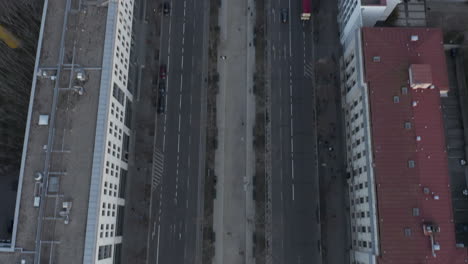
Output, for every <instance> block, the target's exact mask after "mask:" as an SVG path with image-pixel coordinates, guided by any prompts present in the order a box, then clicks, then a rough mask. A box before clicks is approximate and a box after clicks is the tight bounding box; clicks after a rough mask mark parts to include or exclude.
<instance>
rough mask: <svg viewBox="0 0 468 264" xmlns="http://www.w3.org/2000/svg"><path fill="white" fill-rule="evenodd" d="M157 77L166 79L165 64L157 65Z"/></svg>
mask: <svg viewBox="0 0 468 264" xmlns="http://www.w3.org/2000/svg"><path fill="white" fill-rule="evenodd" d="M159 78H161V79H162V80H164V79H166V65H161V66H159Z"/></svg>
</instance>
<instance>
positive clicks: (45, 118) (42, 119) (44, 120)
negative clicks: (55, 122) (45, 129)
mask: <svg viewBox="0 0 468 264" xmlns="http://www.w3.org/2000/svg"><path fill="white" fill-rule="evenodd" d="M38 124H39V125H40V126H47V125H48V124H49V115H39V123H38Z"/></svg>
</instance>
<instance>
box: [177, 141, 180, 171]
mask: <svg viewBox="0 0 468 264" xmlns="http://www.w3.org/2000/svg"><path fill="white" fill-rule="evenodd" d="M177 153H180V133H179V134H178V135H177ZM177 159H179V156H178V155H177ZM177 166H179V163H178V162H177Z"/></svg>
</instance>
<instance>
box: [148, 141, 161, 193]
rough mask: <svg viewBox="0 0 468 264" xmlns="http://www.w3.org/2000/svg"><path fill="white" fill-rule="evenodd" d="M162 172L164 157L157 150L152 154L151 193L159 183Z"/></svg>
mask: <svg viewBox="0 0 468 264" xmlns="http://www.w3.org/2000/svg"><path fill="white" fill-rule="evenodd" d="M163 171H164V155H163V154H162V152H161V151H160V150H159V149H155V151H154V152H153V168H152V180H151V191H154V190H155V189H156V188H157V187H158V186H159V184H160V183H161V177H162V174H163Z"/></svg>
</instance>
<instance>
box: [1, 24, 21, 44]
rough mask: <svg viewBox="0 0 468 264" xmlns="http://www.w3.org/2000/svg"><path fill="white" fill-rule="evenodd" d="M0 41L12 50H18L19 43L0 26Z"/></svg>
mask: <svg viewBox="0 0 468 264" xmlns="http://www.w3.org/2000/svg"><path fill="white" fill-rule="evenodd" d="M0 39H1V40H3V42H5V44H7V45H8V47H10V48H12V49H16V48H19V47H20V46H21V41H20V40H19V39H17V38H16V37H15V36H14V35H13V34H12V33H11V32H10V31H8V30H7V29H6V28H4V27H3V26H1V25H0Z"/></svg>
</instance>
